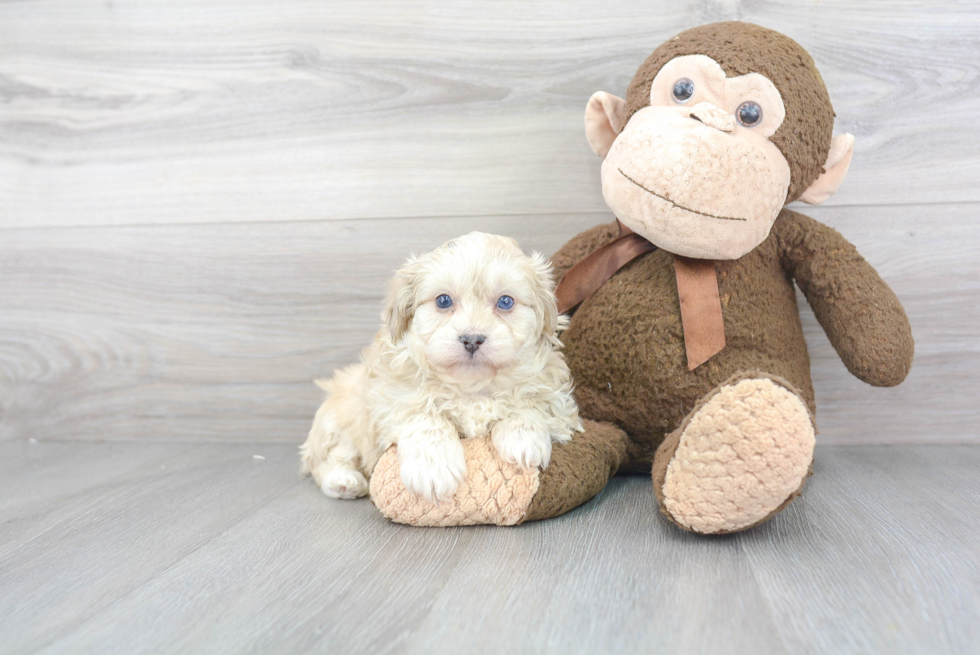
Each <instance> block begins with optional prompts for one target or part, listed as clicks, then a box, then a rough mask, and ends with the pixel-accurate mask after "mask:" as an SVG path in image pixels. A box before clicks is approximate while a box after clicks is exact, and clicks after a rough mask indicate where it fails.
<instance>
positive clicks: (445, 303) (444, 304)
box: [436, 294, 453, 309]
mask: <svg viewBox="0 0 980 655" xmlns="http://www.w3.org/2000/svg"><path fill="white" fill-rule="evenodd" d="M452 306H453V299H452V298H450V297H449V296H447V295H446V294H442V295H441V296H439V297H438V298H436V307H438V308H439V309H449V308H450V307H452Z"/></svg>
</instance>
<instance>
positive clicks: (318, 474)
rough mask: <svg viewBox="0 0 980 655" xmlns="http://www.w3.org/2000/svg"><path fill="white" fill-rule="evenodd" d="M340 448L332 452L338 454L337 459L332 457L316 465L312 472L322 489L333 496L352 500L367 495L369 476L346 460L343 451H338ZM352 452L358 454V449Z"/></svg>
mask: <svg viewBox="0 0 980 655" xmlns="http://www.w3.org/2000/svg"><path fill="white" fill-rule="evenodd" d="M340 450H342V449H341V448H339V447H338V448H336V449H334V452H333V453H331V455H333V454H335V453H336V454H337V455H338V457H337V459H336V460H335V459H334V458H333V457H330V458H328V459H327V461H325V462H322V463H321V464H320V465H319V466H317V467H316V469H315V470H314V471H313V472H312V473H313V479H314V480H316V483H317V484H318V485H319V486H320V490H321V491H323V493H324V494H326V495H327V496H330V497H331V498H340V499H341V500H351V499H354V498H360V497H361V496H366V495H367V492H368V481H367V478H365V477H364V474H363V473H361V472H360V471H359V470H358V469H357V467H356V466H354V465H353V464H351V463H350V462H349V461H346V460H345V458H344V457H343V456H342V453H339V452H338V451H340ZM351 452H353V454H354V455H355V456H356V454H357V452H356V451H351ZM337 460H339V461H337Z"/></svg>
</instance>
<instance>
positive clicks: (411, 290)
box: [300, 232, 582, 502]
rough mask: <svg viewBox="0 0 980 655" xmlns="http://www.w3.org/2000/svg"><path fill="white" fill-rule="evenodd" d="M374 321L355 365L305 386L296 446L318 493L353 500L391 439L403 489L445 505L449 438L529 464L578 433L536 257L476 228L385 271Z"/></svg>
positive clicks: (454, 464) (451, 484)
mask: <svg viewBox="0 0 980 655" xmlns="http://www.w3.org/2000/svg"><path fill="white" fill-rule="evenodd" d="M381 319H382V321H383V322H384V325H383V327H382V328H381V330H380V331H379V332H378V334H377V336H376V337H375V339H374V343H373V344H371V345H370V346H368V347H367V348H365V349H364V351H363V352H362V353H361V361H360V362H359V363H357V364H353V365H351V366H348V367H347V368H345V369H343V370H340V371H338V372H337V373H336V374H335V375H334V377H333V378H332V379H330V380H328V381H325V382H324V381H318V382H317V384H318V385H319V386H320V387H321V388H322V389H324V390H325V391H326V392H327V394H328V396H327V399H326V401H324V403H323V405H321V407H320V409H319V410H318V411H317V413H316V417H315V418H314V419H313V427H312V429H311V430H310V434H309V437H308V438H307V440H306V443H304V444H303V446H302V447H301V448H300V451H301V454H302V461H303V466H302V472H303V473H304V474H305V475H312V476H313V478H314V479H315V480H316V483H317V484H318V485H319V486H320V488H321V489H322V490H323V493H325V494H326V495H328V496H331V497H333V498H357V497H360V496H363V495H365V494H366V493H367V492H368V478H370V476H371V471H372V470H373V469H374V466H375V464H376V463H377V461H378V459H379V458H380V457H381V454H382V453H383V452H384V451H385V449H387V448H388V447H389V446H391V445H392V444H397V445H398V458H399V464H400V470H401V477H402V481H403V482H404V484H405V488H406V489H407V490H409V491H410V492H412V493H414V494H415V495H417V496H420V497H422V498H425V499H426V500H428V501H430V502H438V501H442V500H449V499H451V498H452V496H453V493H454V492H455V491H456V489H457V487H458V486H459V483H460V482H461V481H462V480H463V479H464V478H465V476H466V461H465V459H464V457H463V446H462V444H461V442H460V439H461V438H474V437H483V436H486V435H487V434H490V435H491V439H492V442H493V444H494V446H495V447H496V449H497V451H498V452H499V453H500V455H501V456H502V457H503V458H504V459H505V460H507V461H509V462H511V463H513V464H516V465H518V466H521V467H524V468H533V467H539V466H540V467H546V466H548V462H549V461H550V459H551V443H552V441H557V442H566V441H568V440H570V439H571V437H572V433H573V432H575V431H581V430H582V426H581V423H580V421H579V417H578V408H577V406H576V405H575V401H574V399H573V398H572V395H571V391H572V384H571V379H570V375H569V371H568V366H567V365H566V364H565V360H564V358H563V357H562V355H561V353H560V352H559V350H558V349H559V348H560V347H561V343H560V342H559V341H558V338H557V337H556V336H555V334H556V331H557V330H558V329H559V327H562V328H563V327H564V323H565V321H567V319H566V317H564V316H562V317H561V319H562V320H561V325H560V322H559V316H558V310H557V307H556V304H555V296H554V281H553V280H552V275H551V266H550V264H549V263H548V262H547V261H546V260H545V259H544V258H543V257H542V256H541V255H540V254H539V253H534V254H532V256H531V257H528V256H526V255H525V254H524V253H522V252H521V250H520V248H518V246H517V243H516V242H515V241H514V240H513V239H508V238H505V237H500V236H494V235H490V234H483V233H480V232H473V233H470V234H467V235H466V236H463V237H460V238H458V239H454V240H452V241H449V242H448V243H446V244H444V245H442V246H440V247H439V248H437V249H435V250H434V251H432V252H430V253H428V254H426V255H422V256H421V257H412V258H410V259H409V260H408V261H407V262H406V263H405V265H404V266H403V267H402V268H401V270H399V271H398V272H397V273H396V274H395V277H394V279H393V280H392V281H391V284H390V287H389V292H388V297H387V300H386V302H385V306H384V309H383V310H382V313H381Z"/></svg>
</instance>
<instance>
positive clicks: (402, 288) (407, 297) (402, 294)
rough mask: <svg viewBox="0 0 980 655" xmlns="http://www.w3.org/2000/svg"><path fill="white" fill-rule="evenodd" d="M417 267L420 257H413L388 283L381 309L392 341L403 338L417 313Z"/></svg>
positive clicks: (382, 318)
mask: <svg viewBox="0 0 980 655" xmlns="http://www.w3.org/2000/svg"><path fill="white" fill-rule="evenodd" d="M417 269H418V259H417V258H416V257H411V258H410V259H409V260H408V261H407V262H405V265H404V266H402V267H401V268H400V269H398V272H396V273H395V277H393V278H392V279H391V282H389V283H388V296H387V298H386V299H385V305H384V309H382V310H381V320H382V321H384V323H385V325H387V326H388V332H390V333H391V340H392V341H398V340H399V339H401V338H402V335H403V334H404V333H405V330H407V329H408V325H409V323H411V322H412V316H413V315H414V314H415V279H416V277H417V275H418V270H417Z"/></svg>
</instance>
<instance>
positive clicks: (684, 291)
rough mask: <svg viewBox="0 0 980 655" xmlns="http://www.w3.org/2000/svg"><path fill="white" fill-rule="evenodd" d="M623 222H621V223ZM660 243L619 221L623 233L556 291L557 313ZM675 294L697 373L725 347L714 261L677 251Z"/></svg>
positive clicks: (691, 364) (575, 268)
mask: <svg viewBox="0 0 980 655" xmlns="http://www.w3.org/2000/svg"><path fill="white" fill-rule="evenodd" d="M617 223H619V221H617ZM656 248H657V246H655V245H653V244H652V243H650V242H649V241H647V240H646V239H645V238H644V237H642V236H640V235H639V234H636V233H635V232H633V231H632V230H631V229H629V228H628V227H626V226H625V225H623V224H622V223H619V236H618V237H617V238H616V239H614V240H612V241H610V242H609V243H607V244H606V245H604V246H602V247H600V248H598V249H596V250H595V251H593V252H592V253H591V254H590V255H589V256H588V257H586V258H585V259H583V260H582V261H580V262H578V263H577V264H575V265H574V266H572V267H571V268H570V269H568V271H567V272H566V273H565V275H564V276H563V277H562V279H561V282H559V283H558V288H557V289H555V296H556V297H557V299H558V311H559V312H560V313H565V312H567V311H569V310H570V309H572V308H573V307H575V306H577V305H578V304H579V303H581V302H582V301H583V300H585V299H586V298H588V297H589V296H591V295H592V294H593V293H595V292H596V291H597V290H598V289H599V287H601V286H602V285H603V284H605V283H606V282H607V281H608V280H609V278H611V277H612V276H613V275H614V274H615V273H616V271H618V270H619V269H621V268H622V267H623V266H626V264H628V263H630V262H631V261H633V260H634V259H636V258H637V257H639V256H640V255H642V254H643V253H646V252H650V251H651V250H656ZM674 273H675V275H676V276H677V294H678V296H680V301H681V324H682V326H683V328H684V347H685V349H686V350H687V368H688V370H691V371H693V370H694V369H696V368H697V367H698V366H700V365H701V364H703V363H705V362H706V361H708V359H710V358H711V357H712V356H713V355H715V354H717V353H719V352H721V349H722V348H724V347H725V324H724V321H723V320H722V315H721V298H720V296H719V295H718V276H717V274H716V273H715V264H714V262H713V261H710V260H706V259H691V258H689V257H681V256H680V255H674Z"/></svg>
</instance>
